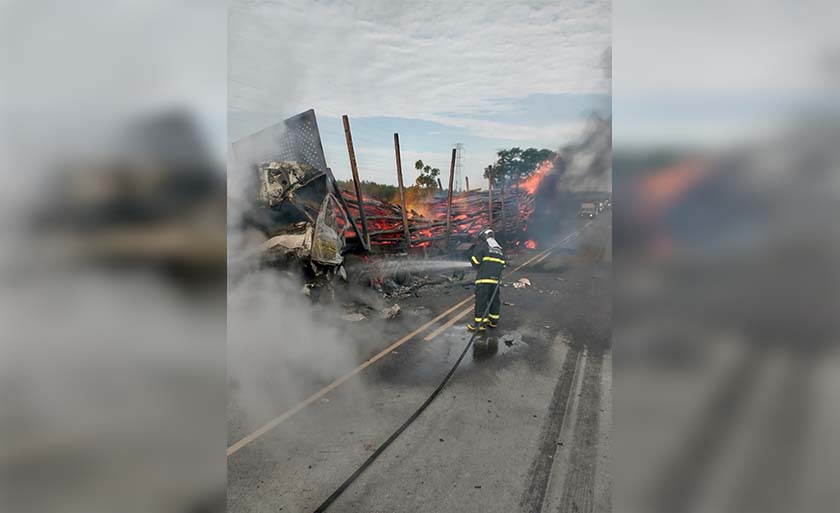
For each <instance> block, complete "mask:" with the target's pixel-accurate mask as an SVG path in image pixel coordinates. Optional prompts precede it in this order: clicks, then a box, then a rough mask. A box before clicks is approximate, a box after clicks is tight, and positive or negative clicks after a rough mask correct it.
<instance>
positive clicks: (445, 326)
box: [423, 306, 473, 342]
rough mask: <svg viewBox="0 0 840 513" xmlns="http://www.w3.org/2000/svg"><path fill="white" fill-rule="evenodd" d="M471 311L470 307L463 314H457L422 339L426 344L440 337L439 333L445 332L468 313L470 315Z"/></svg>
mask: <svg viewBox="0 0 840 513" xmlns="http://www.w3.org/2000/svg"><path fill="white" fill-rule="evenodd" d="M472 311H473V307H472V306H470V307H469V308H467V309H466V310H464V311H463V312H461V313H459V314H458V315H456V316H455V317H453V318H451V319H449V320H448V321H446V324H441V325H440V327H438V329H436V330H435V331H433V332H431V333H429V334H428V335H426V336H425V337H423V340H425V341H426V342H428V341H430V340H432V339H434V338H435V337H437V336H438V335H440V334H441V333H443V332H444V331H446V330H447V329H448V328H449V327H450V326H452V325H453V324H455V323H456V322H458V320H460V319H462V318H463V317H464V316H465V315H467V314H468V313H470V312H472Z"/></svg>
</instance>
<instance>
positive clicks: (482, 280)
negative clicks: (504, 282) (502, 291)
mask: <svg viewBox="0 0 840 513" xmlns="http://www.w3.org/2000/svg"><path fill="white" fill-rule="evenodd" d="M482 283H492V284H496V283H499V280H491V279H490V278H484V279H481V280H475V284H476V285H481V284H482Z"/></svg>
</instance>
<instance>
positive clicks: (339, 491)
mask: <svg viewBox="0 0 840 513" xmlns="http://www.w3.org/2000/svg"><path fill="white" fill-rule="evenodd" d="M501 284H502V277H501V275H500V276H499V283H497V284H496V287H495V288H494V289H493V294H491V295H490V301H488V302H487V308H486V309H485V310H484V315H482V316H481V318H482V321H481V322H480V323H479V325H478V326H477V328H480V327H481V326H483V325H484V320H483V319H486V318H487V315H488V314H489V313H490V305H491V304H493V300H494V299H496V294H498V293H499V287H500V286H501ZM478 333H479V330H478V329H476V331H474V332H473V334H472V336H471V337H470V340H469V342H467V345H466V346H464V350H463V351H461V356H459V357H458V360H457V361H456V362H455V365H453V366H452V368H451V369H449V372H447V373H446V376H444V378H443V381H441V382H440V384H439V385H438V386H437V388H435V391H434V392H432V395H430V396H429V397H428V398H427V399H426V400H425V401H424V402H423V404H421V405H420V407H419V408H417V411H415V412H414V413H412V414H411V417H409V418H408V419H407V420H406V421H405V422H403V424H402V425H401V426H400V427H399V428H398V429H397V430H396V431H394V433H393V434H392V435H391V436H389V437H388V439H387V440H385V441H384V442H382V444H381V445H380V446H379V447H377V448H376V450H375V451H373V453H372V454H371V455H370V456H369V457H368V459H367V460H365V462H364V463H362V465H361V466H360V467H359V468H357V469H356V471H355V472H353V473H352V474H350V477H348V478H347V479H345V480H344V482H343V483H341V486H339V487H338V488H337V489H336V490H335V491H334V492H333V493H332V494H330V496H329V497H327V499H326V500H325V501H324V502H322V503H321V505H320V506H318V507H317V508H316V509H315V512H314V513H322V512H324V511H326V510H327V508H329V507H330V505H331V504H332V503H333V502H335V500H336V499H338V497H339V495H341V494H342V493H344V490H346V489H347V488H348V487H349V486H350V485H351V484H353V481H355V480H356V478H357V477H359V476H360V475H361V474H362V472H364V471H365V469H367V468H368V467H369V466H370V465H371V463H373V462H374V460H376V458H378V457H379V455H380V454H382V453H383V452H384V451H385V449H387V448H388V446H389V445H391V443H392V442H393V441H394V440H396V439H397V438H398V437H399V436H400V435H401V434H402V432H403V431H405V430H406V428H407V427H408V426H410V425H411V423H412V422H414V421H415V420H417V417H419V416H420V414H421V413H423V411H424V410H425V409H426V408H428V407H429V405H430V404H432V401H434V400H435V398H436V397H437V396H438V395H439V394H440V393H441V391H443V388H444V387H445V386H446V384H447V383H449V380H450V378H452V375H453V374H455V370H456V369H457V368H458V366H459V365H461V361H462V360H463V359H464V356H466V354H467V351H469V349H470V347H472V345H473V341H475V337H476V335H478Z"/></svg>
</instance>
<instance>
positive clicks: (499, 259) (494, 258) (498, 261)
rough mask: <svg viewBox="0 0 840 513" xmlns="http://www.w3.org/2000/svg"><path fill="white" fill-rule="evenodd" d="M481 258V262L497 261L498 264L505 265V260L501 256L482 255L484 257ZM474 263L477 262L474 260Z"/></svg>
mask: <svg viewBox="0 0 840 513" xmlns="http://www.w3.org/2000/svg"><path fill="white" fill-rule="evenodd" d="M481 260H482V261H483V262H496V263H498V264H502V265H505V261H504V260H502V259H501V258H496V257H484V258H482V259H481ZM476 263H478V262H476Z"/></svg>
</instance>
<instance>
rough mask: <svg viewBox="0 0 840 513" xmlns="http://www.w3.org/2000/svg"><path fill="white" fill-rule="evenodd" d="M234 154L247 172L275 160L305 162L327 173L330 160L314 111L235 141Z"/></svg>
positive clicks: (310, 110)
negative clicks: (251, 168)
mask: <svg viewBox="0 0 840 513" xmlns="http://www.w3.org/2000/svg"><path fill="white" fill-rule="evenodd" d="M233 152H234V155H235V156H236V159H237V161H239V164H240V165H242V166H245V167H244V168H246V169H247V168H248V167H251V166H254V165H256V164H258V163H259V162H265V161H268V160H274V161H294V162H303V163H306V164H309V165H310V166H312V167H314V168H316V169H318V170H319V171H323V172H327V160H326V158H325V157H324V147H323V145H322V144H321V135H320V133H319V132H318V121H317V120H316V119H315V111H314V110H313V109H309V110H308V111H306V112H302V113H300V114H298V115H296V116H292V117H290V118H289V119H287V120H285V121H283V122H282V123H277V124H276V125H272V126H270V127H267V128H264V129H262V130H260V131H259V132H256V133H253V134H251V135H249V136H247V137H244V138H242V139H240V140H238V141H236V142H235V143H233ZM243 160H244V161H243Z"/></svg>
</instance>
